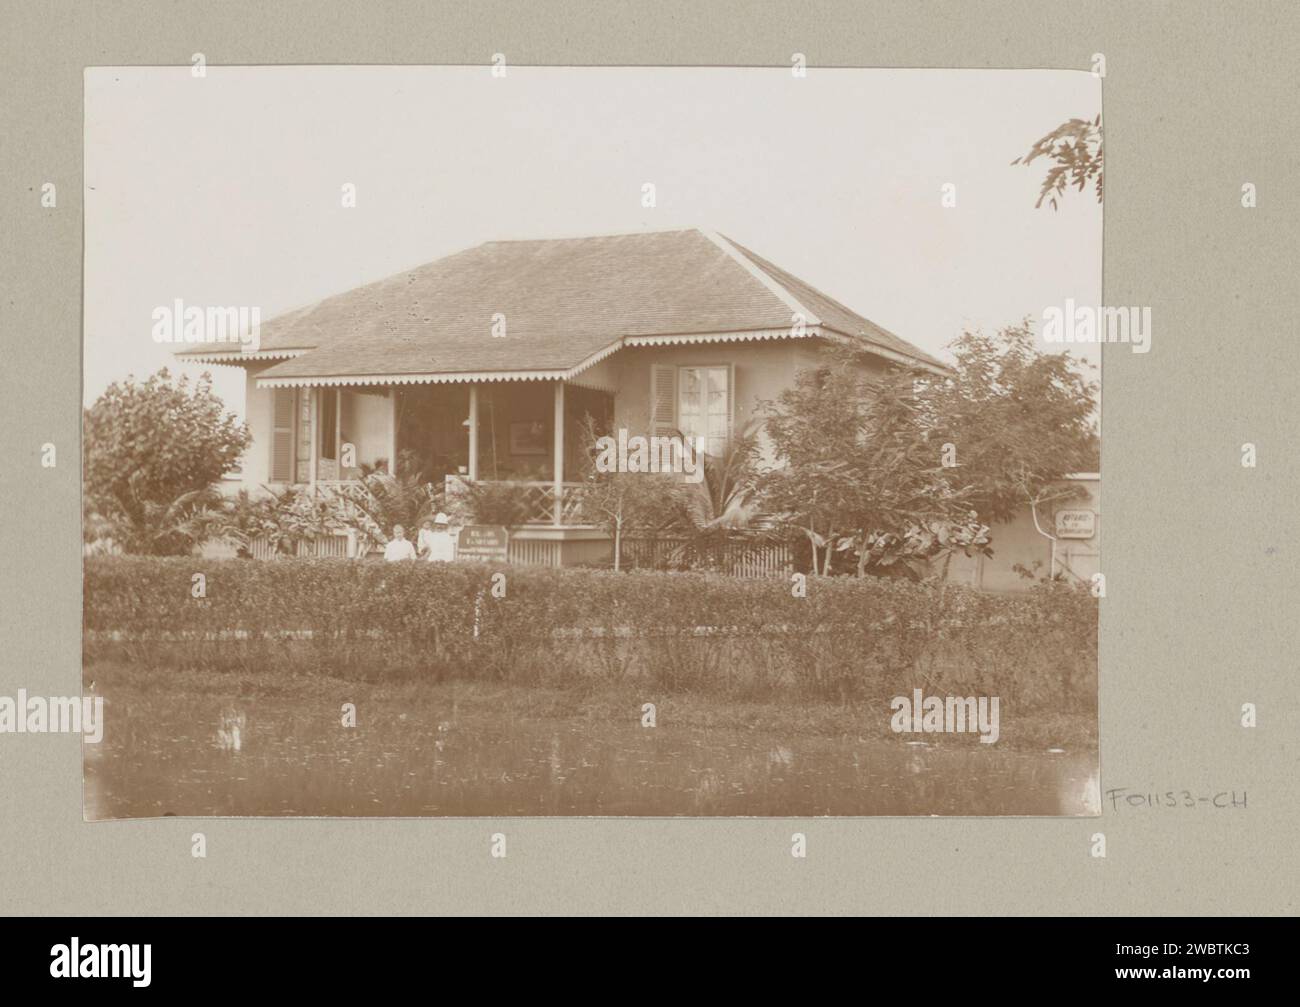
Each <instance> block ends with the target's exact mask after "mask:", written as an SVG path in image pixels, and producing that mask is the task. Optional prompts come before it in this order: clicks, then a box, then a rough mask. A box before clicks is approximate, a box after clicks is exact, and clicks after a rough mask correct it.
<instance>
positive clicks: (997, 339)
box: [920, 320, 1101, 521]
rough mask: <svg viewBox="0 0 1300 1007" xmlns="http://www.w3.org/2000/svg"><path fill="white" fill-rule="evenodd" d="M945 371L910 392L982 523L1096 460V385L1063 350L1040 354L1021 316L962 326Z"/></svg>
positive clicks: (1005, 516)
mask: <svg viewBox="0 0 1300 1007" xmlns="http://www.w3.org/2000/svg"><path fill="white" fill-rule="evenodd" d="M949 349H950V351H951V352H952V354H953V356H954V357H955V358H956V367H955V369H954V372H953V374H952V376H951V377H950V378H947V379H943V380H937V379H927V380H926V381H925V382H924V388H923V389H922V393H921V396H920V399H921V401H923V402H924V404H925V409H926V412H927V416H926V424H927V426H928V427H929V429H930V431H931V439H932V440H933V441H934V442H935V443H937V444H940V445H942V444H951V445H952V451H951V455H952V457H951V458H950V459H949V460H950V461H953V462H955V463H956V464H955V465H953V466H952V467H951V468H949V469H948V470H947V472H948V474H949V476H950V479H951V480H952V481H954V482H961V483H963V484H965V485H968V486H970V487H971V492H970V497H969V499H970V502H971V506H972V507H973V508H974V509H975V510H977V511H978V512H979V514H980V515H981V516H982V517H983V518H984V520H986V521H1006V520H1009V519H1010V518H1011V517H1013V516H1014V515H1015V514H1016V512H1017V511H1019V510H1020V509H1021V508H1023V507H1024V506H1025V504H1027V503H1029V502H1031V501H1033V500H1036V499H1037V498H1038V497H1039V496H1040V495H1041V494H1042V493H1043V492H1044V491H1045V490H1046V489H1047V488H1048V487H1049V486H1050V485H1051V484H1053V483H1055V482H1059V480H1060V479H1061V478H1062V477H1063V476H1066V475H1068V474H1070V473H1072V472H1091V471H1096V470H1097V469H1098V468H1099V467H1100V460H1101V459H1100V455H1099V441H1098V438H1097V429H1096V405H1097V402H1096V395H1097V391H1098V385H1097V383H1096V382H1095V381H1091V380H1089V379H1088V378H1087V377H1086V375H1085V374H1084V373H1083V372H1082V371H1081V369H1080V367H1081V365H1080V363H1079V362H1078V361H1076V360H1075V358H1073V357H1071V356H1070V355H1069V354H1068V353H1044V352H1042V351H1040V350H1039V349H1038V348H1037V347H1036V346H1035V345H1034V336H1033V330H1032V329H1031V327H1030V323H1029V322H1028V321H1027V320H1026V321H1024V322H1022V323H1021V324H1019V325H1013V326H1008V327H1007V328H1004V329H1002V330H1001V331H999V332H998V333H996V334H995V335H991V336H990V335H985V334H983V333H981V332H969V331H968V332H964V333H963V334H962V335H961V336H960V337H958V338H957V340H955V341H954V342H953V343H952V344H951V345H950V346H949Z"/></svg>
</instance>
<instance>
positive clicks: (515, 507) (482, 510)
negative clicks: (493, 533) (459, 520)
mask: <svg viewBox="0 0 1300 1007" xmlns="http://www.w3.org/2000/svg"><path fill="white" fill-rule="evenodd" d="M528 496H529V490H528V487H526V486H520V485H518V484H517V483H512V482H491V481H484V480H480V481H479V482H473V483H466V484H465V497H466V500H465V504H466V506H467V507H468V509H469V513H470V515H471V517H472V518H473V520H474V523H475V524H493V525H506V526H507V527H508V526H510V525H517V524H523V523H524V522H525V521H526V520H527V519H528Z"/></svg>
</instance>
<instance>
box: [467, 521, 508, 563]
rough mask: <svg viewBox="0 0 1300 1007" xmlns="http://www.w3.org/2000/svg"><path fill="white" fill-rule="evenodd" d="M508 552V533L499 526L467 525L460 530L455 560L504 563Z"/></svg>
mask: <svg viewBox="0 0 1300 1007" xmlns="http://www.w3.org/2000/svg"><path fill="white" fill-rule="evenodd" d="M509 551H510V533H509V532H508V531H506V529H505V528H503V527H501V526H500V525H490V524H469V525H466V526H465V527H464V528H462V529H461V530H460V536H459V538H458V540H457V542H456V558H457V559H473V560H479V561H481V562H484V563H504V562H505V561H506V556H507V554H508V553H509Z"/></svg>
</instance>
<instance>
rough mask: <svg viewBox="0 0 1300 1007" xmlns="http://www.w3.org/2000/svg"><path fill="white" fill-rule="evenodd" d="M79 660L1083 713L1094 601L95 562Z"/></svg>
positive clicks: (389, 567) (1076, 596)
mask: <svg viewBox="0 0 1300 1007" xmlns="http://www.w3.org/2000/svg"><path fill="white" fill-rule="evenodd" d="M84 569H85V607H84V619H85V628H86V630H87V635H86V656H87V659H88V660H89V661H91V662H94V661H97V660H124V661H127V662H129V663H132V664H135V665H140V666H143V667H181V668H193V669H197V670H207V671H213V672H221V671H228V672H238V673H244V672H247V671H249V670H253V669H255V670H258V671H263V670H266V669H272V670H275V671H276V672H279V673H281V674H284V675H290V674H306V675H338V676H342V677H347V678H392V677H401V676H419V677H421V678H426V679H441V678H456V679H462V680H480V681H508V682H518V683H525V684H546V685H557V686H569V685H576V684H583V683H586V684H598V683H609V682H628V683H633V684H639V685H642V686H646V687H655V688H661V689H663V690H665V691H675V692H686V693H689V692H700V693H711V694H719V695H727V696H734V697H745V698H748V697H760V696H765V695H773V694H782V695H787V696H791V697H795V698H801V697H808V698H817V697H820V698H829V699H839V700H843V701H847V702H855V703H856V702H867V703H871V704H877V705H878V706H879V708H880V709H881V711H882V715H887V714H886V713H884V710H885V707H886V706H887V704H888V701H889V699H890V698H891V697H893V696H896V695H906V694H910V691H911V690H912V689H913V688H924V689H925V690H926V691H933V692H941V693H942V692H946V693H947V694H949V695H970V694H975V695H996V696H1000V697H1001V698H1002V702H1003V704H1004V707H1003V708H1004V711H1005V710H1006V709H1007V708H1008V707H1009V706H1010V707H1012V708H1016V709H1020V710H1022V711H1023V710H1029V709H1033V708H1036V707H1037V708H1044V709H1046V708H1050V709H1052V710H1054V711H1058V712H1059V711H1060V710H1063V709H1069V708H1076V709H1091V708H1093V707H1094V705H1095V702H1096V643H1097V601H1096V599H1094V598H1093V597H1091V595H1090V594H1089V593H1088V592H1087V591H1086V590H1082V589H1076V588H1070V587H1067V586H1064V585H1059V584H1058V585H1042V586H1038V587H1035V588H1033V589H1032V590H1030V591H1026V592H1024V593H1021V594H1013V595H997V594H989V593H982V592H978V591H974V590H972V589H968V588H964V587H957V586H952V585H949V586H948V587H947V588H946V589H945V588H941V587H939V586H937V585H934V584H931V583H921V584H916V583H911V582H908V581H904V580H881V579H874V578H868V579H863V580H859V579H852V578H835V579H817V580H813V581H810V582H809V584H808V595H807V597H806V598H800V597H793V596H792V592H791V590H790V584H789V582H788V581H785V580H783V579H773V580H740V579H734V578H728V577H722V576H717V575H713V574H702V573H673V574H663V573H648V572H630V573H622V574H617V575H616V574H614V573H610V572H599V571H587V570H573V569H568V570H566V569H559V570H553V569H548V568H544V567H509V568H507V570H506V576H507V582H508V591H507V592H506V596H505V597H504V598H498V597H495V596H494V595H493V593H492V591H491V590H490V585H491V580H490V578H491V577H492V576H493V574H494V573H497V572H500V571H499V570H498V569H497V568H495V567H493V566H492V565H490V564H477V563H451V564H441V563H435V564H428V563H400V564H390V563H357V562H355V561H349V560H328V559H312V560H307V559H292V560H283V561H280V562H274V563H265V562H239V561H234V560H225V561H210V562H207V563H205V564H204V568H203V569H204V574H205V578H206V583H205V587H206V596H205V597H203V598H197V599H196V598H194V597H193V596H192V593H191V589H192V578H193V574H194V572H195V569H194V563H193V561H191V560H179V559H157V558H148V557H90V558H88V559H87V560H86V562H85V568H84Z"/></svg>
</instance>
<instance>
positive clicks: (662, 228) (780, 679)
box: [81, 54, 1151, 821]
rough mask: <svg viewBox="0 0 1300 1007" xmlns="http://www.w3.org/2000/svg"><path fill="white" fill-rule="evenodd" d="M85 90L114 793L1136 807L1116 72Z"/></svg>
mask: <svg viewBox="0 0 1300 1007" xmlns="http://www.w3.org/2000/svg"><path fill="white" fill-rule="evenodd" d="M84 86H85V134H84V150H85V193H84V198H85V211H84V213H85V216H84V221H85V241H84V265H83V269H84V285H85V293H84V305H83V326H84V327H83V375H82V377H83V382H82V392H83V401H82V408H83V416H82V501H81V504H82V519H83V539H84V540H83V544H82V548H83V553H84V568H83V569H84V616H83V620H84V621H83V662H84V666H83V679H84V688H85V695H86V696H87V697H90V698H91V700H93V702H94V703H95V704H97V705H98V708H99V709H100V710H101V711H102V712H101V713H100V714H99V717H100V723H99V728H100V729H101V730H102V739H101V740H99V741H98V742H97V743H95V744H86V745H85V746H84V815H85V818H86V819H87V820H93V821H99V820H105V819H146V818H163V817H168V816H182V817H195V816H248V817H293V816H312V817H344V818H353V817H355V818H363V817H392V818H425V817H428V818H436V817H484V816H519V817H531V816H573V817H587V816H602V817H604V816H608V817H679V816H685V817H719V816H724V817H757V818H771V817H794V816H800V817H803V816H832V817H866V816H1042V817H1054V816H1062V817H1089V816H1096V815H1098V814H1100V813H1101V811H1102V797H1101V790H1100V782H1099V758H1100V756H1099V747H1098V674H1097V632H1098V606H1099V604H1100V600H1101V599H1102V598H1103V597H1104V596H1105V591H1106V584H1105V578H1104V576H1103V575H1102V572H1101V571H1102V566H1101V552H1100V542H1101V532H1102V528H1101V498H1102V486H1101V482H1102V475H1101V472H1102V466H1101V350H1102V346H1103V345H1104V344H1108V343H1109V344H1111V345H1110V346H1109V348H1108V352H1111V353H1123V354H1128V353H1134V354H1144V353H1147V352H1148V351H1149V350H1150V348H1151V342H1150V340H1151V323H1150V309H1149V308H1147V309H1144V310H1139V309H1138V308H1125V307H1103V306H1102V305H1103V301H1102V282H1101V281H1102V186H1103V143H1102V102H1101V79H1100V76H1099V75H1097V74H1096V73H1093V72H1089V71H1088V70H991V69H990V70H982V69H969V70H937V69H915V70H900V69H817V70H816V71H815V72H814V71H811V70H808V68H807V67H806V65H805V64H804V63H802V62H801V61H800V59H799V54H796V55H795V58H794V59H793V60H792V61H791V65H790V66H788V67H769V68H762V69H759V68H737V67H689V68H686V67H662V68H657V67H635V68H633V67H626V68H620V67H602V68H594V67H584V68H571V67H529V66H514V65H510V64H509V63H508V62H507V61H506V60H504V58H502V59H494V60H493V61H492V63H491V65H482V66H438V67H434V66H329V65H318V66H277V67H270V66H258V67H253V66H248V67H237V66H231V67H227V66H212V65H207V64H206V62H205V61H203V60H202V59H196V60H195V61H194V62H193V63H192V64H191V65H188V66H171V67H92V68H89V69H87V70H86V73H85V81H84Z"/></svg>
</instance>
